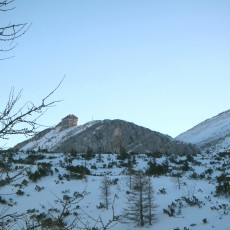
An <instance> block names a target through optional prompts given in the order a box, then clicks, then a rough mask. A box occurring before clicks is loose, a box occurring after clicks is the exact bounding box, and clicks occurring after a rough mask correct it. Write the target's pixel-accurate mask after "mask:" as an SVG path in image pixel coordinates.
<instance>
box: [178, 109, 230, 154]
mask: <svg viewBox="0 0 230 230" xmlns="http://www.w3.org/2000/svg"><path fill="white" fill-rule="evenodd" d="M175 139H176V140H179V141H183V142H187V143H192V144H196V145H198V146H202V145H204V144H206V143H211V142H215V143H214V145H215V150H219V151H220V150H226V149H230V110H228V111H226V112H223V113H220V114H219V115H217V116H215V117H212V118H210V119H207V120H205V121H203V122H202V123H200V124H198V125H196V126H195V127H193V128H192V129H189V130H188V131H186V132H184V133H182V134H180V135H179V136H177V137H176V138H175Z"/></svg>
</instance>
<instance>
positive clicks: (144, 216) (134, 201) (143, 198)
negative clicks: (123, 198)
mask: <svg viewBox="0 0 230 230" xmlns="http://www.w3.org/2000/svg"><path fill="white" fill-rule="evenodd" d="M127 198H128V208H126V209H125V213H126V216H127V219H128V220H129V221H131V222H134V223H136V225H137V226H139V227H143V226H145V225H146V224H148V225H151V224H152V222H153V220H155V215H154V213H153V210H154V208H155V207H156V206H155V205H154V204H153V188H152V184H151V179H150V178H148V177H146V176H145V175H143V174H142V173H138V174H136V175H135V176H134V179H133V183H132V190H131V191H130V192H129V194H128V197H127Z"/></svg>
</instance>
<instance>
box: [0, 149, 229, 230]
mask: <svg viewBox="0 0 230 230" xmlns="http://www.w3.org/2000/svg"><path fill="white" fill-rule="evenodd" d="M132 157H133V156H132ZM132 159H133V158H132ZM4 160H5V161H6V162H7V161H8V164H9V165H8V166H9V167H10V168H11V169H12V170H13V172H11V173H9V175H10V178H13V176H14V175H17V173H18V172H21V173H20V175H19V176H17V177H16V178H15V179H12V181H11V182H10V184H3V185H2V183H1V187H0V189H1V192H0V196H1V197H0V198H1V199H0V202H1V205H0V209H1V210H2V211H1V213H0V214H1V216H4V215H5V216H6V215H7V214H13V213H14V214H15V213H16V214H17V215H19V214H24V215H22V217H21V218H19V220H17V221H15V222H12V221H11V223H10V224H9V225H8V227H7V228H6V229H29V228H28V227H26V223H27V222H29V221H30V218H29V216H32V215H35V214H36V215H39V214H40V213H42V212H43V213H46V215H48V216H55V215H60V210H62V207H63V206H62V203H61V200H62V198H63V197H65V196H68V197H74V196H75V198H76V199H75V200H74V202H75V203H74V204H73V205H72V207H71V208H72V209H71V208H70V210H69V211H70V212H71V210H73V209H74V211H72V212H71V214H69V215H66V217H65V220H66V221H69V223H71V222H72V221H73V220H74V219H75V221H76V222H75V227H74V228H73V229H87V227H88V229H95V230H96V229H103V224H104V225H106V223H108V222H109V220H111V219H112V218H113V216H118V215H120V216H122V215H124V213H125V209H127V207H128V205H129V201H128V199H127V191H129V180H130V176H129V175H128V170H127V167H126V165H125V164H124V163H125V162H127V160H124V161H121V160H117V155H116V154H100V155H99V154H96V156H94V157H93V158H92V159H90V160H86V159H83V158H82V156H81V155H80V154H60V153H17V154H13V156H12V158H11V159H8V158H7V157H6V158H4ZM10 160H11V161H13V162H14V163H13V164H12V165H11V164H10V163H9V161H10ZM133 160H134V159H133ZM150 160H151V161H156V163H157V164H161V163H162V162H166V160H167V161H168V164H169V170H168V172H167V173H162V174H163V175H157V176H156V175H155V176H154V175H152V176H151V183H152V187H153V189H154V205H156V207H155V208H154V209H153V213H154V214H155V218H156V220H155V221H154V223H153V224H152V225H151V226H149V225H146V226H147V229H157V230H158V229H159V230H174V229H175V230H188V229H194V230H196V229H197V230H210V229H216V230H229V229H230V221H229V220H230V198H229V197H227V196H224V195H223V196H217V195H216V186H217V181H216V178H217V177H218V176H219V175H221V174H222V173H223V171H224V172H225V173H230V169H229V165H230V164H229V161H230V157H229V155H225V156H224V157H223V156H222V157H218V154H210V155H208V154H204V153H203V154H201V155H199V156H195V157H194V158H193V159H192V160H191V161H189V159H188V158H186V157H171V158H170V157H169V158H167V157H165V156H161V157H158V158H153V157H150V156H147V155H136V156H135V162H133V163H134V164H133V169H134V170H136V171H139V170H142V171H143V172H145V171H146V169H148V167H149V165H148V162H149V161H150ZM41 163H46V164H47V163H49V164H47V165H48V166H46V167H47V168H46V170H47V171H46V173H44V176H41V177H39V176H38V175H36V174H33V173H34V172H36V170H37V169H38V168H37V167H38V165H39V164H41ZM68 165H72V166H77V165H82V166H84V167H86V168H88V169H89V170H90V173H86V174H90V175H86V176H84V178H83V179H81V178H80V177H79V178H73V175H72V176H71V175H70V174H68V173H69V172H67V171H68V170H67V168H68V167H67V166H68ZM15 167H16V168H15ZM23 169H26V170H24V171H23ZM20 170H21V171H20ZM178 173H181V177H177V176H175V174H178ZM45 174H46V175H45ZM104 175H107V176H108V179H109V181H110V182H111V183H110V185H109V187H110V195H109V208H108V210H106V209H105V208H101V207H100V206H101V204H102V203H103V195H102V189H101V186H102V180H103V178H104ZM36 176H38V177H39V178H36ZM75 176H76V175H75ZM5 178H7V175H6V173H2V175H1V180H2V181H4V180H5ZM193 178H196V179H193ZM179 187H180V188H179ZM74 194H75V195H74ZM76 194H77V195H76ZM194 197H195V198H194ZM186 198H187V199H188V200H189V199H190V200H193V198H194V199H195V202H194V203H193V204H189V202H186ZM170 208H172V209H173V210H174V211H173V212H172V209H171V211H170ZM58 210H59V211H58ZM163 210H168V211H169V213H171V214H172V215H171V216H170V215H169V214H167V213H166V212H164V211H163ZM74 214H75V215H74ZM1 216H0V218H1ZM93 227H94V228H93ZM109 227H110V229H113V230H122V229H124V230H126V229H127V230H128V229H130V230H131V229H141V228H140V227H137V226H136V223H133V222H132V221H130V220H126V219H125V218H122V220H121V221H119V222H117V221H116V220H115V221H113V222H112V223H111V224H110V225H109ZM144 228H145V227H144ZM31 229H33V228H31ZM34 229H41V228H39V227H38V228H34ZM142 229H143V228H142Z"/></svg>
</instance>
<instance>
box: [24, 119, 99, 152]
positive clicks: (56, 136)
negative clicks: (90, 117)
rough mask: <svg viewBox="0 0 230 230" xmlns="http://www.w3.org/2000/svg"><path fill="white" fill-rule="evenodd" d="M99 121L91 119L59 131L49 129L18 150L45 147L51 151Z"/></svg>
mask: <svg viewBox="0 0 230 230" xmlns="http://www.w3.org/2000/svg"><path fill="white" fill-rule="evenodd" d="M99 122H101V121H91V122H88V123H86V124H84V125H80V126H74V127H70V128H67V129H65V130H62V131H59V130H57V129H55V128H53V129H51V130H50V131H49V132H48V133H47V134H46V135H44V136H43V137H42V138H40V139H38V140H36V141H31V142H29V143H27V144H26V145H25V146H24V147H23V148H21V149H20V150H22V151H27V150H35V151H37V150H38V149H39V148H40V149H47V150H48V151H52V150H53V149H55V148H57V147H58V146H60V145H61V143H63V142H64V141H66V140H67V139H68V138H70V137H72V136H75V135H77V134H79V133H81V132H82V131H84V130H85V129H87V128H89V127H91V126H92V125H94V124H96V123H99Z"/></svg>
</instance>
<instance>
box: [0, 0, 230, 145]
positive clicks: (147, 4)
mask: <svg viewBox="0 0 230 230" xmlns="http://www.w3.org/2000/svg"><path fill="white" fill-rule="evenodd" d="M14 4H15V6H16V9H15V10H13V11H11V12H6V13H2V12H1V13H0V27H1V26H3V25H6V24H9V23H21V22H22V23H23V22H28V23H32V26H31V28H30V29H29V30H28V31H27V33H26V34H25V35H24V36H23V37H21V38H20V39H18V41H17V42H18V43H19V44H18V46H17V47H16V48H15V49H14V50H13V51H12V52H11V53H10V55H15V57H14V58H12V59H9V60H5V61H1V62H0V68H1V91H0V96H1V104H0V109H1V111H2V108H3V107H4V105H5V103H6V100H7V97H8V94H9V91H10V89H11V87H14V88H15V91H19V90H20V89H23V93H22V94H23V96H22V98H21V100H20V101H21V103H22V104H23V103H24V102H25V101H27V100H30V101H33V102H35V103H38V102H39V100H41V99H42V98H43V97H44V96H46V95H47V94H48V93H49V92H50V91H51V90H52V89H53V88H55V86H56V85H57V84H58V82H59V81H60V80H61V78H62V77H63V76H64V75H66V79H65V80H64V82H63V84H62V85H61V87H60V88H59V90H58V91H57V92H56V94H55V95H54V96H53V97H52V98H51V99H54V100H56V99H63V102H61V103H59V104H58V105H57V106H56V107H54V108H51V109H49V110H48V111H47V113H46V114H45V115H44V116H43V117H42V118H41V120H40V122H41V123H42V124H44V125H48V126H49V125H50V126H52V125H56V124H57V123H58V122H59V121H60V120H61V119H62V118H63V117H65V116H66V115H68V114H75V115H76V116H78V117H79V123H80V124H84V123H86V122H88V121H91V120H92V119H94V120H102V119H123V120H126V121H130V122H134V123H135V124H138V125H141V126H145V127H147V128H150V129H152V130H155V131H158V132H161V133H164V134H168V135H170V136H172V137H175V136H177V135H179V134H180V133H182V132H184V131H186V130H188V129H190V128H192V127H193V126H195V125H196V124H198V123H200V122H202V121H204V120H205V119H207V118H210V117H212V116H215V115H217V114H218V113H220V112H223V111H225V110H228V109H230V106H229V102H230V90H229V86H230V76H229V70H230V24H229V23H230V13H229V12H230V1H228V0H219V1H216V0H202V1H201V0H186V1H185V0H175V1H174V0H68V1H67V0H65V1H64V0H55V1H54V0H49V1H47V0H46V1H45V0H33V1H26V0H16V1H15V3H14ZM0 55H1V57H2V56H3V55H6V54H5V53H4V54H3V53H1V54H0ZM22 139H23V138H22ZM22 139H18V138H16V137H12V138H11V140H9V142H8V145H10V144H11V143H13V144H15V143H17V142H18V141H19V140H20V141H21V140H22ZM9 143H10V144H9Z"/></svg>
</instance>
